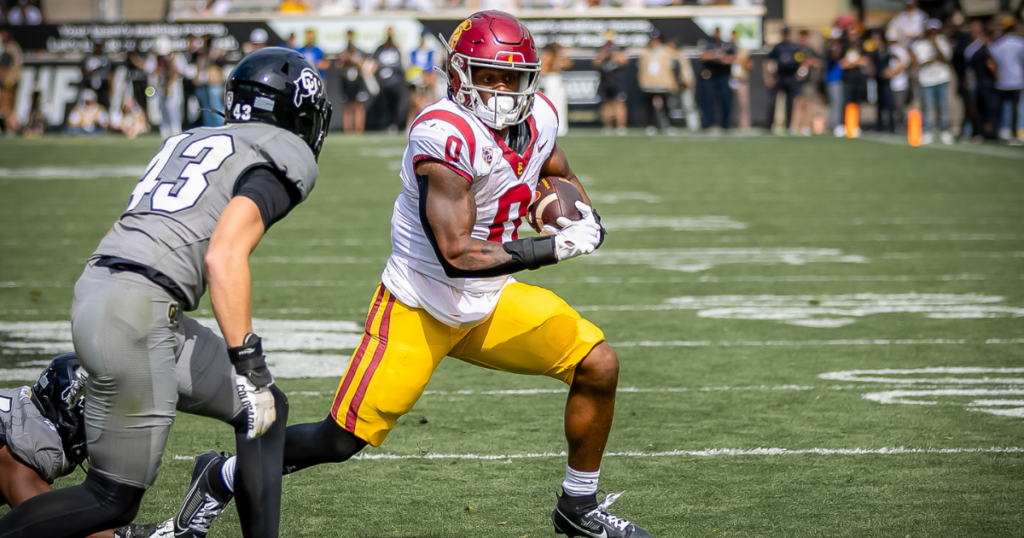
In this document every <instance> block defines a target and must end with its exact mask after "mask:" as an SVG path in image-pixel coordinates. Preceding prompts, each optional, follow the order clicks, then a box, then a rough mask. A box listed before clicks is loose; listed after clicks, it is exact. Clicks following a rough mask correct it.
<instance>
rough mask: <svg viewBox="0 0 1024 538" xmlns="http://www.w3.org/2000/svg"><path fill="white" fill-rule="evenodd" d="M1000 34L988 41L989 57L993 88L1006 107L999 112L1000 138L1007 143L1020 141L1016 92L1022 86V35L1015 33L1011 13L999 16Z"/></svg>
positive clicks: (1014, 24)
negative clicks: (1007, 112) (1007, 111)
mask: <svg viewBox="0 0 1024 538" xmlns="http://www.w3.org/2000/svg"><path fill="white" fill-rule="evenodd" d="M1002 26H1003V37H1000V38H999V40H997V41H996V42H995V43H994V44H993V45H992V57H993V59H995V63H996V89H997V90H999V93H1000V95H1001V101H1002V105H1001V106H1000V108H1001V109H1003V110H1005V108H1006V107H1007V106H1009V107H1010V116H1009V118H1006V116H1005V115H1004V116H1003V121H1002V125H1001V129H1000V138H1003V139H1004V140H1008V141H1009V144H1010V145H1011V146H1020V145H1024V141H1022V140H1021V138H1024V133H1022V132H1021V123H1024V122H1022V121H1021V120H1022V119H1024V118H1020V93H1021V90H1022V89H1024V39H1021V37H1020V36H1019V35H1017V29H1016V22H1015V21H1014V20H1013V18H1012V17H1007V18H1005V19H1003V23H1002Z"/></svg>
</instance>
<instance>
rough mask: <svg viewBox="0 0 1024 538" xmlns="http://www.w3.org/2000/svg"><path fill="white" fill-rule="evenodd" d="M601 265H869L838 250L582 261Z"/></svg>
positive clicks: (632, 253)
mask: <svg viewBox="0 0 1024 538" xmlns="http://www.w3.org/2000/svg"><path fill="white" fill-rule="evenodd" d="M579 259H581V260H583V261H585V262H587V263H593V264H598V265H649V266H651V267H654V268H655V269H664V270H666V271H682V272H684V273H697V272H700V271H706V270H708V269H711V268H712V267H716V266H719V265H731V264H741V263H742V264H758V265H779V264H787V265H805V264H808V263H868V259H867V258H865V257H864V256H857V255H845V254H843V251H842V250H839V249H835V248H674V249H630V250H598V251H595V252H594V253H593V254H591V255H590V256H583V257H581V258H579Z"/></svg>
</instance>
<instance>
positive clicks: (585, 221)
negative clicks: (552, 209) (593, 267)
mask: <svg viewBox="0 0 1024 538" xmlns="http://www.w3.org/2000/svg"><path fill="white" fill-rule="evenodd" d="M576 209H578V210H579V211H580V219H579V220H569V219H568V218H566V217H559V218H558V220H557V221H555V222H557V223H558V225H559V226H561V227H562V228H561V229H559V230H554V229H553V227H551V226H546V227H545V228H546V229H547V231H549V232H554V234H553V235H554V236H555V256H556V257H557V258H558V261H564V260H568V259H571V258H575V257H577V256H582V255H583V254H590V253H591V252H594V249H596V248H597V245H598V244H599V243H600V242H601V225H600V224H598V223H597V219H595V218H594V210H593V209H591V207H590V206H588V205H587V204H585V203H583V202H576Z"/></svg>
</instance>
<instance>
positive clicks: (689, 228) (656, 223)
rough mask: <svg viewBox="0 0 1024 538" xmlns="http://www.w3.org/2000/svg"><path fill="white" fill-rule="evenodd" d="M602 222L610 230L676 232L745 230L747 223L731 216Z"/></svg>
mask: <svg viewBox="0 0 1024 538" xmlns="http://www.w3.org/2000/svg"><path fill="white" fill-rule="evenodd" d="M601 224H602V225H604V227H605V228H607V229H609V230H646V229H650V228H668V229H670V230H672V231H675V232H706V231H720V230H745V229H746V228H747V224H746V223H743V222H736V221H734V220H732V219H730V218H729V217H717V216H702V217H608V218H605V219H602V220H601Z"/></svg>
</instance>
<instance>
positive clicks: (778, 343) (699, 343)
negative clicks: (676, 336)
mask: <svg viewBox="0 0 1024 538" xmlns="http://www.w3.org/2000/svg"><path fill="white" fill-rule="evenodd" d="M996 340H998V341H996ZM1022 340H1024V339H1022ZM967 343H968V341H967V340H957V339H948V338H909V339H903V340H900V339H889V338H873V339H867V338H861V339H839V340H749V341H745V342H744V341H732V342H730V341H718V342H712V341H710V340H668V341H657V340H641V341H638V342H614V343H612V344H611V346H612V347H616V348H619V347H715V346H717V347H801V346H892V345H962V344H967ZM977 343H979V344H980V343H981V342H977ZM985 343H986V344H989V343H1000V344H1002V343H1024V341H1021V342H1016V341H1010V340H999V339H996V338H990V339H989V340H986V341H985Z"/></svg>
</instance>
